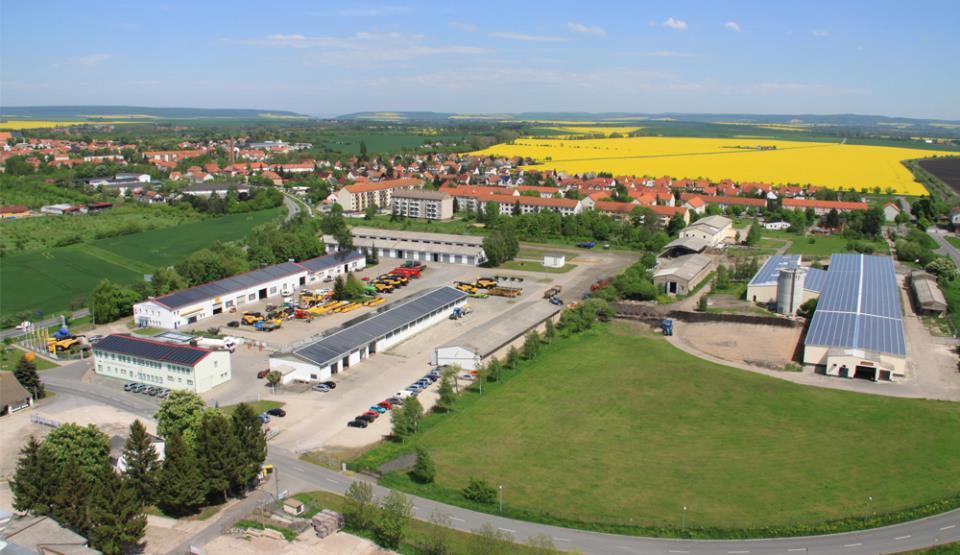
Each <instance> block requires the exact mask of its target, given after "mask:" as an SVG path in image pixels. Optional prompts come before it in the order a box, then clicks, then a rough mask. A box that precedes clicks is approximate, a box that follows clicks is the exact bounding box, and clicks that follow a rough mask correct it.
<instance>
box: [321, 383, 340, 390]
mask: <svg viewBox="0 0 960 555" xmlns="http://www.w3.org/2000/svg"><path fill="white" fill-rule="evenodd" d="M323 385H325V386H327V387H329V388H330V389H336V388H337V382H334V381H329V382H323Z"/></svg>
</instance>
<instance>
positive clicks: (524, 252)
mask: <svg viewBox="0 0 960 555" xmlns="http://www.w3.org/2000/svg"><path fill="white" fill-rule="evenodd" d="M548 254H558V251H556V250H550V248H549V247H548V246H547V245H544V248H541V249H538V248H535V247H526V246H522V247H520V250H519V251H518V252H517V258H528V259H531V260H541V261H542V260H543V257H544V256H546V255H548ZM559 254H562V255H563V256H564V257H566V259H567V261H570V260H573V259H574V258H576V257H577V253H575V252H570V251H567V250H564V251H561V252H559Z"/></svg>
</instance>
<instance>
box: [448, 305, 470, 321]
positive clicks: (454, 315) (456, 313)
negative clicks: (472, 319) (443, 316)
mask: <svg viewBox="0 0 960 555" xmlns="http://www.w3.org/2000/svg"><path fill="white" fill-rule="evenodd" d="M471 312H473V309H472V308H470V307H469V306H463V307H459V306H458V307H455V308H454V309H453V312H451V313H450V319H451V320H459V319H460V318H463V317H464V316H466V315H467V314H470V313H471Z"/></svg>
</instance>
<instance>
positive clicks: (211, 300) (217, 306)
mask: <svg viewBox="0 0 960 555" xmlns="http://www.w3.org/2000/svg"><path fill="white" fill-rule="evenodd" d="M365 266H366V257H364V255H363V254H362V253H359V252H352V253H349V254H347V255H346V256H344V257H340V256H338V255H336V254H328V255H324V256H318V257H316V258H311V259H309V260H304V261H302V262H284V263H282V264H274V265H273V266H267V267H264V268H260V269H259V270H254V271H252V272H247V273H245V274H239V275H236V276H233V277H228V278H225V279H221V280H217V281H212V282H210V283H204V284H203V285H198V286H196V287H191V288H189V289H182V290H180V291H175V292H173V293H170V294H167V295H163V296H161V297H152V298H149V299H147V300H146V301H143V302H140V303H137V304H135V305H133V319H134V322H136V324H137V326H138V327H147V326H152V327H158V328H166V329H177V328H180V327H183V326H188V325H190V324H195V323H197V322H198V321H200V320H203V319H204V318H209V317H211V316H213V315H215V314H220V313H222V312H225V311H227V312H229V311H230V309H233V308H240V307H241V306H242V305H244V304H247V303H254V302H257V301H259V300H263V299H269V298H271V297H276V296H280V295H292V294H293V293H294V292H295V291H296V290H297V289H300V288H305V287H309V286H311V285H317V284H319V283H320V282H323V281H325V280H326V281H329V280H331V279H333V278H335V277H336V276H340V275H344V274H346V273H348V272H356V271H358V270H362V269H363V268H364V267H365Z"/></svg>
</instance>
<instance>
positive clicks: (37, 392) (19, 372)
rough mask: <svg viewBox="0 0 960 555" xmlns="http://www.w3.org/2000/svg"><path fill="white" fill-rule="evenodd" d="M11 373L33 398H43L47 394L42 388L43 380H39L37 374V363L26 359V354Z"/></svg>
mask: <svg viewBox="0 0 960 555" xmlns="http://www.w3.org/2000/svg"><path fill="white" fill-rule="evenodd" d="M13 375H14V377H16V378H17V381H18V382H20V385H22V386H23V388H24V389H26V390H27V391H29V392H30V396H31V397H33V398H34V399H43V398H44V397H46V396H47V392H46V391H45V390H44V388H43V382H41V381H40V376H39V374H37V363H35V362H33V360H27V357H26V356H24V357H21V358H20V362H18V363H17V367H16V368H15V369H14V370H13Z"/></svg>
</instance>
